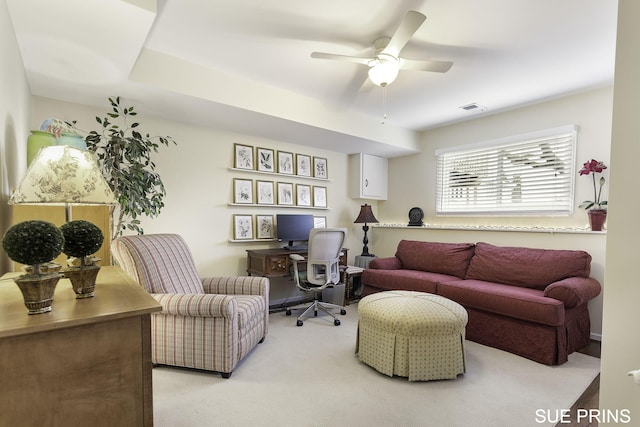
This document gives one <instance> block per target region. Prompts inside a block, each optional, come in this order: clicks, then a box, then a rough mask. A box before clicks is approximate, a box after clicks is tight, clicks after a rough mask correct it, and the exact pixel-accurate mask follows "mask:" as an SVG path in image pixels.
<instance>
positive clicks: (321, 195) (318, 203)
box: [313, 186, 327, 208]
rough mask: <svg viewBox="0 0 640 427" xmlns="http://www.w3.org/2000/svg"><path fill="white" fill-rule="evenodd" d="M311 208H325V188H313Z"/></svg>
mask: <svg viewBox="0 0 640 427" xmlns="http://www.w3.org/2000/svg"><path fill="white" fill-rule="evenodd" d="M313 206H315V207H316V208H326V207H327V187H317V186H314V187H313Z"/></svg>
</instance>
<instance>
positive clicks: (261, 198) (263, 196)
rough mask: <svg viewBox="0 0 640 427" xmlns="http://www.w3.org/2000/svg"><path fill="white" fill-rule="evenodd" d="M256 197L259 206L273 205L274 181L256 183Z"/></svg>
mask: <svg viewBox="0 0 640 427" xmlns="http://www.w3.org/2000/svg"><path fill="white" fill-rule="evenodd" d="M256 195H257V196H256V197H257V199H258V204H259V205H273V204H274V200H275V195H274V194H273V181H256Z"/></svg>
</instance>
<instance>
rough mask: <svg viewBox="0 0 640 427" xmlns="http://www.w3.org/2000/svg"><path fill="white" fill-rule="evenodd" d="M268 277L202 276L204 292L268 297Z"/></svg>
mask: <svg viewBox="0 0 640 427" xmlns="http://www.w3.org/2000/svg"><path fill="white" fill-rule="evenodd" d="M269 284H270V283H269V279H268V278H267V277H260V276H236V277H204V278H203V279H202V287H203V288H204V292H205V293H206V294H225V295H262V296H264V297H266V298H269Z"/></svg>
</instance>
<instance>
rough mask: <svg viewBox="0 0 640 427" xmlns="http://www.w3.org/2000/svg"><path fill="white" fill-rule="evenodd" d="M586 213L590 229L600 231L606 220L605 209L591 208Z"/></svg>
mask: <svg viewBox="0 0 640 427" xmlns="http://www.w3.org/2000/svg"><path fill="white" fill-rule="evenodd" d="M588 214H589V225H590V226H591V231H602V228H603V227H604V222H605V221H606V220H607V211H606V210H605V209H591V210H590V211H589V212H588Z"/></svg>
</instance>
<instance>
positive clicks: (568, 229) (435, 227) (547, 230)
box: [371, 223, 607, 235]
mask: <svg viewBox="0 0 640 427" xmlns="http://www.w3.org/2000/svg"><path fill="white" fill-rule="evenodd" d="M371 226H372V227H374V228H410V229H425V230H464V231H507V232H517V233H552V234H553V233H566V234H605V235H606V234H607V232H606V231H591V230H590V229H589V227H582V228H571V227H565V228H559V227H558V228H553V227H537V226H533V227H522V226H505V225H446V224H425V225H422V226H408V225H406V224H385V223H378V224H371Z"/></svg>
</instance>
